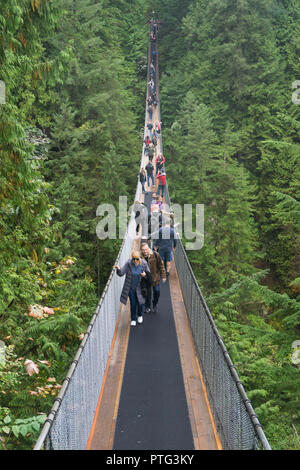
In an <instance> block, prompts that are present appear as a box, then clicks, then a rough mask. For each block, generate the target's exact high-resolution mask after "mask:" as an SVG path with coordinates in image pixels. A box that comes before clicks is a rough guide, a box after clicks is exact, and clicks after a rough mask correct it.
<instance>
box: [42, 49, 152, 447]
mask: <svg viewBox="0 0 300 470" xmlns="http://www.w3.org/2000/svg"><path fill="white" fill-rule="evenodd" d="M150 53H151V51H150V48H149V51H148V63H149V57H150ZM148 78H149V67H148V73H147V83H148ZM147 98H148V87H147V92H146V99H147ZM146 122H147V109H146V112H145V127H144V139H145V136H146V133H147V128H146ZM144 161H145V155H144V145H143V150H142V156H141V167H142V166H143V165H144ZM140 195H141V185H140V184H139V182H138V183H137V188H136V193H135V201H138V200H139V199H140ZM135 238H136V221H135V213H134V211H133V210H132V212H131V216H130V220H129V223H128V227H127V232H126V235H125V237H124V240H123V243H122V246H121V248H120V250H119V254H118V256H117V259H116V261H115V264H119V265H121V266H123V265H124V264H125V262H126V261H127V260H128V258H129V257H130V252H131V249H132V245H133V241H134V239H135ZM123 282H124V281H123V279H122V278H121V277H119V276H117V274H116V272H115V270H112V272H111V274H110V277H109V279H108V281H107V284H106V287H105V289H104V291H103V293H102V296H101V299H100V302H99V304H98V306H97V309H96V312H95V314H94V316H93V318H92V320H91V322H90V324H89V326H88V329H87V331H86V333H85V335H84V338H83V340H82V342H81V345H80V346H79V349H78V351H77V354H76V356H75V358H74V360H73V361H72V364H71V367H70V369H69V371H68V373H67V376H66V378H65V380H64V382H63V384H62V388H61V390H60V393H59V394H58V396H57V398H56V400H55V402H54V405H53V407H52V409H51V411H50V413H49V415H48V418H47V420H46V421H45V424H44V426H43V429H42V431H41V434H40V436H39V438H38V440H37V442H36V444H35V447H34V450H40V449H42V448H43V449H55V450H83V449H85V448H86V445H87V441H88V438H89V433H90V429H91V426H92V422H93V418H94V415H95V411H96V407H97V403H98V399H99V394H100V390H101V386H102V381H103V377H104V373H105V369H106V365H107V359H108V355H109V351H110V347H111V343H112V339H113V335H114V331H115V328H116V323H117V318H118V314H119V310H120V295H121V291H122V287H123Z"/></svg>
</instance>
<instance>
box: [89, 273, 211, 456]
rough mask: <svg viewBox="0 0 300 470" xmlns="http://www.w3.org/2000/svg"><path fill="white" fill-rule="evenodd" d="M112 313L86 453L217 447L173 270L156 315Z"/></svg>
mask: <svg viewBox="0 0 300 470" xmlns="http://www.w3.org/2000/svg"><path fill="white" fill-rule="evenodd" d="M129 318H130V314H129V308H128V305H127V306H126V308H123V309H122V311H120V317H119V322H118V325H117V329H116V334H115V338H114V342H113V347H112V350H111V355H110V360H109V362H108V367H107V374H106V379H105V381H104V383H103V387H102V391H101V394H100V398H99V404H98V407H97V411H96V414H95V419H94V423H93V426H92V429H91V434H90V438H89V441H88V445H87V449H91V450H92V449H93V450H96V449H101V450H108V449H115V450H124V449H126V450H145V449H146V450H163V449H168V450H171V449H173V450H175V449H177V450H180V449H181V450H188V449H195V450H200V449H210V450H216V449H220V443H219V439H218V436H217V434H216V432H215V427H214V423H213V419H212V416H211V413H210V409H209V405H208V402H207V399H206V393H205V389H204V386H203V383H202V379H201V372H200V368H199V364H198V361H197V358H196V353H195V350H194V343H193V338H192V334H191V331H190V328H189V324H188V319H187V315H186V312H185V308H184V304H183V300H182V297H181V291H180V285H179V281H178V278H177V272H176V268H175V266H172V268H171V273H170V278H169V281H167V283H166V284H162V286H161V297H160V301H159V304H158V314H157V315H155V314H147V315H146V314H145V315H144V323H143V324H142V325H137V326H136V327H133V328H130V326H129Z"/></svg>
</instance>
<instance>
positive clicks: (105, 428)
mask: <svg viewBox="0 0 300 470" xmlns="http://www.w3.org/2000/svg"><path fill="white" fill-rule="evenodd" d="M129 331H130V310H129V304H128V303H127V305H126V307H125V306H123V305H122V306H121V308H120V312H119V318H118V324H117V326H116V332H115V337H114V341H113V344H112V348H111V353H110V356H109V359H108V363H107V367H106V371H107V373H106V376H105V377H104V380H103V384H102V389H101V393H100V397H99V402H98V406H97V410H96V413H95V417H94V422H93V426H92V428H91V433H90V437H89V440H88V445H87V450H111V449H112V448H113V441H114V433H115V426H116V419H117V413H118V406H119V400H120V394H121V387H122V381H123V373H124V367H125V360H126V353H127V345H128V338H129Z"/></svg>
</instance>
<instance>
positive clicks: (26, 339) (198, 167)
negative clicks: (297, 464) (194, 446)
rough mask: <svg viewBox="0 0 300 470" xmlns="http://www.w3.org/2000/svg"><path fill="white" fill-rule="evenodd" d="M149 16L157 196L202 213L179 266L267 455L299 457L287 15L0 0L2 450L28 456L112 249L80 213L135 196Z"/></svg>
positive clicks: (292, 32) (229, 5)
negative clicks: (162, 183)
mask: <svg viewBox="0 0 300 470" xmlns="http://www.w3.org/2000/svg"><path fill="white" fill-rule="evenodd" d="M153 9H154V10H155V11H156V12H157V14H158V17H159V19H160V21H161V24H160V35H159V66H160V92H161V95H160V99H161V111H162V128H163V138H164V155H165V157H166V171H167V175H168V186H169V192H170V197H171V200H172V202H176V203H180V204H184V203H192V204H194V205H195V204H196V203H199V204H204V206H205V242H204V246H203V248H202V249H201V250H198V251H189V252H187V253H188V256H189V259H190V261H191V263H192V266H193V269H194V272H195V275H196V277H197V280H198V282H199V285H200V287H201V289H202V291H203V294H204V296H205V298H206V300H207V303H208V305H209V307H210V309H211V312H212V314H213V317H214V318H215V320H216V323H217V326H218V328H219V331H220V333H221V335H222V337H223V339H224V343H225V345H226V347H227V348H228V350H229V353H230V355H231V358H232V360H233V362H234V364H235V366H236V369H237V371H238V373H239V375H240V377H241V380H242V381H243V383H244V385H245V389H246V391H247V394H248V396H249V398H250V399H251V401H252V404H253V406H254V409H255V411H256V413H257V415H258V418H259V420H260V421H261V423H262V425H263V428H264V431H265V434H266V436H267V438H268V440H269V442H270V444H271V446H272V448H273V449H300V436H299V434H300V407H299V403H300V369H299V364H298V365H297V362H300V361H293V360H292V354H293V349H292V344H293V342H294V341H297V340H300V302H299V300H300V274H299V266H300V236H299V235H300V234H299V229H300V225H299V220H300V218H299V216H300V164H299V153H300V137H299V135H300V133H299V130H300V106H299V105H297V104H295V103H293V102H292V99H291V98H292V93H293V90H292V83H293V82H294V81H296V80H300V41H299V37H300V34H299V33H300V5H299V2H298V1H297V0H243V1H240V0H211V1H209V2H207V1H204V0H181V1H179V0H160V1H156V0H152V1H148V2H146V0H131V1H130V2H126V1H125V0H119V1H118V2H115V1H114V0H54V1H52V2H48V1H46V0H2V1H1V10H0V30H1V35H0V64H1V67H0V80H3V81H4V82H5V85H6V103H5V104H2V105H1V104H0V158H1V162H0V211H1V217H0V231H1V238H0V340H2V341H3V342H4V343H5V346H6V349H5V353H6V361H5V362H4V363H0V397H1V399H0V448H2V449H3V450H9V449H30V448H32V446H33V444H34V442H35V441H36V439H37V436H38V434H39V430H40V427H41V424H42V423H43V421H44V420H45V417H46V415H47V413H48V412H49V411H50V409H51V406H52V404H53V401H54V398H55V395H56V394H57V392H58V390H59V388H60V386H61V383H62V380H63V379H64V377H65V375H66V373H67V370H68V368H69V365H70V362H71V361H72V359H73V357H74V354H75V352H76V350H77V348H78V346H79V344H80V341H81V338H82V334H83V333H84V332H85V329H86V327H87V325H88V323H89V321H90V319H91V316H92V315H93V313H94V311H95V308H96V305H97V302H98V298H99V295H101V292H102V290H103V288H104V286H105V283H106V281H107V278H108V276H109V274H110V271H111V266H112V264H113V262H114V260H115V257H116V255H117V253H118V249H119V246H120V244H121V240H104V241H101V240H99V239H97V237H96V234H95V228H96V225H97V217H96V208H97V206H98V205H99V204H100V203H105V202H110V203H113V204H115V206H116V207H117V206H118V198H119V194H120V195H127V196H128V198H129V200H132V198H133V196H134V193H135V187H136V183H137V174H138V168H139V161H140V155H141V145H142V139H141V128H142V127H143V125H144V116H145V111H144V107H145V90H146V71H147V45H148V24H147V19H148V18H149V15H150V12H151V11H152V10H153Z"/></svg>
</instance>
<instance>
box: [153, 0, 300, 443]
mask: <svg viewBox="0 0 300 470" xmlns="http://www.w3.org/2000/svg"><path fill="white" fill-rule="evenodd" d="M151 7H153V8H154V9H157V11H158V12H159V16H160V20H161V22H162V25H161V37H162V39H161V43H160V45H159V47H160V68H161V71H162V77H161V82H160V89H161V101H162V121H163V126H164V152H165V157H166V170H167V176H168V183H169V188H170V196H171V200H172V202H173V203H175V202H176V203H180V204H184V203H187V202H190V203H193V204H196V203H198V204H201V203H202V204H204V209H205V221H204V222H205V223H204V230H205V239H204V246H203V248H202V249H201V250H200V251H199V252H197V251H188V252H187V254H188V257H189V259H190V261H191V264H192V267H193V269H194V273H195V275H196V278H197V280H198V282H199V284H200V286H201V288H202V289H203V293H204V295H205V298H206V300H207V302H208V305H209V306H210V308H211V311H212V313H213V315H214V317H215V318H216V321H217V324H218V328H219V330H220V331H221V333H222V335H223V339H224V343H225V344H226V346H227V347H228V349H229V352H230V354H231V356H232V359H233V362H234V364H235V366H236V368H237V370H238V372H239V375H240V376H241V378H242V380H243V382H244V383H245V388H246V391H247V393H248V394H249V397H250V398H251V399H252V401H253V404H254V408H255V411H256V412H257V414H258V416H259V418H260V419H261V422H262V424H263V427H264V430H265V432H266V435H267V437H268V438H269V440H270V443H271V445H272V447H273V448H277V449H284V448H285V449H299V447H300V443H299V422H300V421H299V369H298V368H297V367H296V366H295V365H294V364H293V363H292V360H291V352H292V349H291V345H292V342H293V341H294V340H297V339H298V338H299V319H300V308H299V197H300V194H299V169H300V165H299V118H300V114H299V111H300V108H299V106H296V105H294V104H292V101H291V97H292V89H291V85H292V83H293V82H294V81H295V80H298V79H299V76H300V67H299V18H300V7H299V2H296V1H294V0H293V1H291V2H285V1H281V0H280V1H275V0H263V1H258V0H245V1H242V2H241V1H238V0H234V1H231V2H227V1H220V0H214V1H210V2H207V1H202V0H194V1H190V2H184V4H182V3H180V4H179V3H178V2H171V1H167V0H166V1H163V2H155V1H153V2H151ZM184 241H186V240H184Z"/></svg>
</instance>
